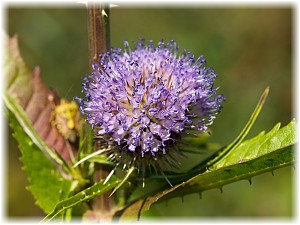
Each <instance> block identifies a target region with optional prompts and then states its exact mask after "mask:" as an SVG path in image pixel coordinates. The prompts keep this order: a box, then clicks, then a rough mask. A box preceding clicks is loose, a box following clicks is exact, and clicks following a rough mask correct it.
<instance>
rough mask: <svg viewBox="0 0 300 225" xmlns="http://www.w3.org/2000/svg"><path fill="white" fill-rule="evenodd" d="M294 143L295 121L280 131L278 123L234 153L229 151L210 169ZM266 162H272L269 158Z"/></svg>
mask: <svg viewBox="0 0 300 225" xmlns="http://www.w3.org/2000/svg"><path fill="white" fill-rule="evenodd" d="M295 142H296V121H295V120H292V121H291V122H290V123H289V124H288V125H287V126H285V127H283V128H281V129H280V123H278V124H277V125H276V126H275V127H274V128H273V129H272V130H271V131H269V132H268V133H267V134H265V132H264V131H263V132H261V133H260V134H259V135H257V136H256V137H253V138H251V139H249V140H246V141H243V142H242V143H241V144H240V145H238V146H237V147H236V148H235V149H234V151H230V152H229V153H228V154H227V155H226V157H223V158H222V159H221V160H220V161H218V162H217V163H216V164H214V165H212V167H211V168H210V169H218V168H221V167H224V166H227V165H232V164H235V163H236V162H244V161H247V160H250V159H253V158H255V157H257V156H262V155H265V154H268V153H269V152H272V151H274V150H278V149H281V148H290V146H291V145H293V144H295ZM268 161H270V162H271V161H272V159H271V158H270V159H269V160H268Z"/></svg>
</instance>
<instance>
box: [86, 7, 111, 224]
mask: <svg viewBox="0 0 300 225" xmlns="http://www.w3.org/2000/svg"><path fill="white" fill-rule="evenodd" d="M88 37H89V38H88V39H89V59H90V65H91V67H90V68H92V64H93V63H94V62H97V63H99V56H100V54H102V53H105V52H107V51H108V50H109V48H110V32H109V5H108V4H99V3H96V2H90V3H88ZM94 147H95V150H97V147H96V145H95V146H94ZM107 175H108V170H107V168H105V167H104V166H99V165H96V167H95V174H94V180H95V182H98V181H99V180H102V179H105V178H106V177H107ZM109 195H110V192H109V193H104V194H103V195H101V196H99V197H97V198H95V199H94V202H93V210H95V211H98V212H99V216H100V217H101V218H99V219H100V220H103V219H105V218H103V217H106V215H107V214H109V213H110V212H111V211H112V209H113V206H114V204H113V198H112V197H110V198H109Z"/></svg>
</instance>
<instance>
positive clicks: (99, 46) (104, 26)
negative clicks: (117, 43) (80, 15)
mask: <svg viewBox="0 0 300 225" xmlns="http://www.w3.org/2000/svg"><path fill="white" fill-rule="evenodd" d="M88 35H89V53H90V54H89V55H90V64H92V63H93V62H94V61H98V60H99V54H102V53H104V52H106V51H107V50H109V48H110V32H109V6H108V5H107V4H99V3H95V2H91V3H88Z"/></svg>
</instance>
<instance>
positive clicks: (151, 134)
mask: <svg viewBox="0 0 300 225" xmlns="http://www.w3.org/2000/svg"><path fill="white" fill-rule="evenodd" d="M124 49H125V50H124V51H123V50H122V49H120V48H114V49H112V50H111V51H110V52H107V53H105V54H103V55H102V56H101V60H100V62H98V63H94V64H93V72H92V74H91V75H90V76H88V77H86V78H84V84H83V92H84V93H85V97H86V98H85V100H83V99H81V111H82V113H84V114H85V115H87V122H88V123H89V124H91V125H92V126H93V127H94V128H95V129H96V130H97V132H96V135H97V136H103V135H105V136H106V137H110V138H111V139H112V140H113V141H114V142H115V144H116V145H117V146H120V151H121V152H128V153H133V154H135V155H139V157H141V158H143V157H145V156H146V155H147V156H148V157H149V156H150V157H151V156H157V154H162V155H164V154H167V153H168V146H169V145H170V144H174V143H176V139H177V138H178V137H180V136H181V135H182V134H183V133H184V131H185V130H186V129H191V128H192V129H197V130H200V131H205V130H206V129H207V126H208V125H210V124H212V122H213V120H214V118H215V115H216V114H217V113H219V111H220V109H221V103H222V102H223V101H224V99H225V98H224V97H223V96H222V95H216V90H217V89H215V88H214V87H213V86H214V81H215V78H216V76H217V75H216V74H215V73H214V71H213V69H212V68H206V61H205V59H204V57H203V56H200V57H199V58H197V59H195V57H194V56H193V55H192V54H191V53H190V52H187V51H186V50H184V51H183V53H182V54H179V52H178V46H177V44H176V42H174V41H170V42H168V43H167V44H165V43H164V42H163V41H161V42H159V43H158V46H157V47H155V46H154V44H153V42H152V41H149V44H148V45H146V44H145V40H144V39H141V40H140V42H137V43H135V50H131V49H130V47H129V44H128V42H127V41H125V43H124Z"/></svg>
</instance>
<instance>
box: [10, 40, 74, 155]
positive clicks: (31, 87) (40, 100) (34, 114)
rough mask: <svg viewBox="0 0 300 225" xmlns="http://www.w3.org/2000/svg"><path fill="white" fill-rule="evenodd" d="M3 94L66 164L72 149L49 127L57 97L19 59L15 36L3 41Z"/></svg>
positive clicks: (58, 133)
mask: <svg viewBox="0 0 300 225" xmlns="http://www.w3.org/2000/svg"><path fill="white" fill-rule="evenodd" d="M5 41H6V46H5V54H4V81H5V85H4V87H5V89H4V92H5V94H6V95H7V96H10V97H11V98H13V99H14V100H16V101H17V102H18V104H19V105H20V106H21V107H22V108H23V109H24V111H25V113H26V115H27V117H28V119H29V121H30V122H31V124H32V126H33V127H34V129H35V130H36V132H37V133H38V134H39V136H40V137H41V138H42V139H43V140H44V142H45V143H46V144H47V145H48V146H49V147H50V148H51V149H53V150H54V151H57V152H59V153H60V155H61V156H62V157H63V158H64V160H66V161H70V152H72V151H73V154H75V147H74V146H73V145H72V144H71V143H69V142H68V141H66V140H65V139H64V137H63V136H62V135H61V134H60V132H59V131H58V130H57V129H56V127H54V126H52V124H51V115H52V113H53V109H54V107H55V106H56V105H57V104H59V102H60V99H59V97H58V96H57V94H56V93H55V92H54V91H53V90H50V89H49V88H48V87H47V86H46V85H45V83H44V82H43V81H42V79H41V72H40V69H39V68H38V67H37V68H35V69H34V71H33V72H31V70H30V69H29V67H28V66H27V65H26V63H25V62H24V60H23V59H22V57H21V55H20V51H19V47H18V39H17V36H14V37H12V38H8V37H5Z"/></svg>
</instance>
